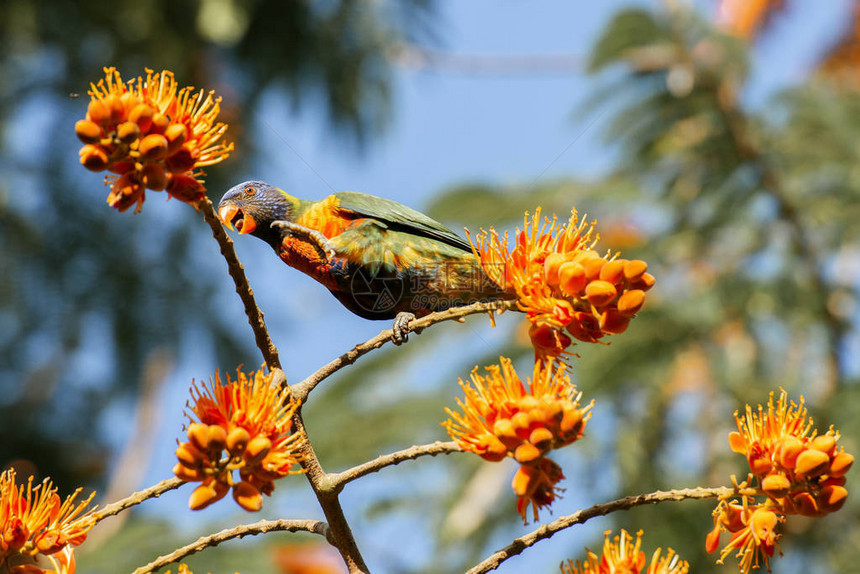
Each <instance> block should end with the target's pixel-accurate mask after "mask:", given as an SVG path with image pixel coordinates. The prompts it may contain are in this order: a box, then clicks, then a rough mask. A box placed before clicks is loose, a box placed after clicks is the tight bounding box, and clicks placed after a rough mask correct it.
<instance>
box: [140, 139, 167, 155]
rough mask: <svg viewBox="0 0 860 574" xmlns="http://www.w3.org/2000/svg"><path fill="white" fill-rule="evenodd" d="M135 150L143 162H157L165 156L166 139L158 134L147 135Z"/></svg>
mask: <svg viewBox="0 0 860 574" xmlns="http://www.w3.org/2000/svg"><path fill="white" fill-rule="evenodd" d="M137 150H138V151H139V152H140V157H141V159H142V160H143V161H157V160H159V159H161V158H163V157H164V156H166V155H167V138H165V137H164V136H163V135H159V134H149V135H148V136H146V137H145V138H143V139H142V140H140V147H138V148H137Z"/></svg>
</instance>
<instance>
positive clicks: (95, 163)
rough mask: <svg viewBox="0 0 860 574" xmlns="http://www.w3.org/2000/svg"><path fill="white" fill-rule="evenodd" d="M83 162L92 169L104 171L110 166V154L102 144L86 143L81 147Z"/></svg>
mask: <svg viewBox="0 0 860 574" xmlns="http://www.w3.org/2000/svg"><path fill="white" fill-rule="evenodd" d="M80 155H81V164H82V165H83V166H84V167H85V168H87V169H88V170H90V171H104V170H105V169H107V166H108V156H107V154H106V153H105V151H104V149H102V148H101V146H95V145H85V146H84V147H82V148H81V152H80Z"/></svg>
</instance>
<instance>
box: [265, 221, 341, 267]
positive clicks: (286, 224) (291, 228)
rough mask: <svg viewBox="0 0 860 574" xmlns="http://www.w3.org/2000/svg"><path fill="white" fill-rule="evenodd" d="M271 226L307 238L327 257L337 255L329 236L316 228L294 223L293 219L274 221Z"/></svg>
mask: <svg viewBox="0 0 860 574" xmlns="http://www.w3.org/2000/svg"><path fill="white" fill-rule="evenodd" d="M271 226H272V227H277V228H278V229H283V230H285V231H288V232H289V233H290V234H292V235H296V236H299V237H303V238H304V239H307V240H308V241H310V242H311V243H313V244H314V246H316V248H317V249H319V251H320V252H321V253H322V254H323V255H325V257H326V259H331V258H333V257H334V256H335V250H334V247H332V245H331V242H330V241H329V240H328V237H326V236H325V235H323V234H322V233H321V232H320V231H317V230H316V229H310V228H308V227H305V226H303V225H299V224H298V223H293V222H292V221H273V222H272V225H271Z"/></svg>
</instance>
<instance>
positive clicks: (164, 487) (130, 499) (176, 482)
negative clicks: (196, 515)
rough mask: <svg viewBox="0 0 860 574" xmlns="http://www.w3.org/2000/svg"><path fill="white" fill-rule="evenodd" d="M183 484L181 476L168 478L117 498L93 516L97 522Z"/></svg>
mask: <svg viewBox="0 0 860 574" xmlns="http://www.w3.org/2000/svg"><path fill="white" fill-rule="evenodd" d="M183 484H185V481H183V480H181V479H179V478H168V479H167V480H162V481H161V482H159V483H158V484H155V485H153V486H150V487H149V488H146V489H144V490H139V491H137V492H135V493H133V494H130V495H129V496H126V497H125V498H123V499H122V500H117V501H116V502H114V503H111V504H108V505H107V506H105V507H104V508H102V509H101V510H98V511H96V512H94V513H93V517H94V518H95V521H96V522H100V521H102V520H104V519H105V518H107V517H108V516H114V515H116V514H119V513H120V512H122V511H123V510H125V509H127V508H131V507H132V506H136V505H138V504H140V503H141V502H143V501H144V500H149V499H150V498H158V497H159V496H161V495H162V494H164V493H165V492H168V491H170V490H174V489H176V488H179V487H180V486H182V485H183Z"/></svg>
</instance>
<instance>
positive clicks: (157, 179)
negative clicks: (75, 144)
mask: <svg viewBox="0 0 860 574" xmlns="http://www.w3.org/2000/svg"><path fill="white" fill-rule="evenodd" d="M89 94H90V96H91V100H90V103H89V106H88V108H87V116H86V119H83V120H79V121H78V122H77V123H76V124H75V133H76V134H77V135H78V138H79V139H80V140H81V141H82V142H83V143H84V144H85V145H84V147H82V148H81V151H80V157H81V163H82V164H83V165H84V167H86V168H87V169H89V170H92V171H104V170H110V171H111V172H113V173H114V174H116V175H109V176H107V177H106V178H105V184H109V185H110V186H111V192H110V194H109V195H108V199H107V202H108V203H109V204H110V205H111V207H115V208H116V209H118V210H120V211H125V210H127V209H128V208H129V207H131V206H132V205H136V206H137V208H136V209H135V212H138V211H140V209H141V207H142V206H143V201H144V199H145V192H146V190H147V189H151V190H153V191H162V190H167V193H168V194H169V195H170V196H171V197H175V198H177V199H179V200H181V201H184V202H186V203H191V204H194V203H196V202H197V201H199V200H201V199H203V197H204V196H205V192H206V189H205V188H204V187H203V183H202V179H201V176H202V175H203V173H202V172H201V171H200V170H199V169H198V168H200V167H203V166H207V165H212V164H216V163H218V162H220V161H222V160H223V159H225V158H227V157H228V156H229V155H230V152H231V151H233V144H232V143H231V144H224V143H219V141H218V140H220V139H221V137H222V136H223V135H224V132H225V131H226V130H227V125H226V124H224V123H221V122H217V123H216V120H217V118H218V114H219V112H220V111H221V106H220V101H221V99H220V98H213V95H212V92H209V93H208V94H205V93H204V92H203V90H200V91H199V92H196V93H195V92H194V88H191V87H186V88H182V89H181V90H179V91H178V93H177V84H176V80H175V79H174V77H173V73H172V72H169V71H167V70H165V71H163V72H159V73H153V71H152V70H147V71H146V79H145V80H144V79H143V78H140V77H138V78H137V81H135V80H131V81H129V82H127V83H126V82H123V80H122V77H121V76H120V74H119V72H118V71H117V70H116V69H115V68H105V78H104V79H102V80H99V82H98V84H95V83H93V84H90V91H89ZM195 170H196V171H195Z"/></svg>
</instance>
